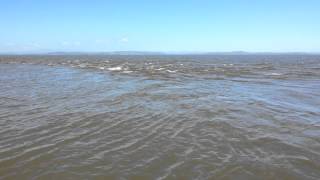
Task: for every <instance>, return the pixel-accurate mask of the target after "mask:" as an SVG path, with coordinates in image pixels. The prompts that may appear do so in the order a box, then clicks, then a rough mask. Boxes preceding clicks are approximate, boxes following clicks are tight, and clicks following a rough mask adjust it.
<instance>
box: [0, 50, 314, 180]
mask: <svg viewBox="0 0 320 180" xmlns="http://www.w3.org/2000/svg"><path fill="white" fill-rule="evenodd" d="M59 178H60V179H139V180H140V179H315V180H317V179H320V57H319V56H311V55H305V56H303V55H288V56H281V55H273V56H264V55H260V56H254V55H250V56H2V57H0V179H59Z"/></svg>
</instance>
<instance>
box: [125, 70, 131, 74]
mask: <svg viewBox="0 0 320 180" xmlns="http://www.w3.org/2000/svg"><path fill="white" fill-rule="evenodd" d="M132 72H133V71H123V73H127V74H129V73H132Z"/></svg>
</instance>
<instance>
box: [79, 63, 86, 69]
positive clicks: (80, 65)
mask: <svg viewBox="0 0 320 180" xmlns="http://www.w3.org/2000/svg"><path fill="white" fill-rule="evenodd" d="M79 67H81V68H85V67H87V64H86V63H84V64H79Z"/></svg>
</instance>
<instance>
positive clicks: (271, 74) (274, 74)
mask: <svg viewBox="0 0 320 180" xmlns="http://www.w3.org/2000/svg"><path fill="white" fill-rule="evenodd" d="M265 75H267V76H281V75H282V74H281V73H267V74H265Z"/></svg>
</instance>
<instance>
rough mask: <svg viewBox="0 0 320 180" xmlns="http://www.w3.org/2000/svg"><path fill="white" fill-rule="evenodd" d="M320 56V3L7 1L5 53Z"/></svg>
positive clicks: (2, 8) (2, 20)
mask: <svg viewBox="0 0 320 180" xmlns="http://www.w3.org/2000/svg"><path fill="white" fill-rule="evenodd" d="M122 50H123V51H126V50H138V51H175V52H177V51H178V52H181V51H197V52H203V51H240V50H242V51H252V52H258V51H273V52H296V51H299V52H301V51H304V52H320V1H319V0H306V1H303V0H224V1H222V0H154V1H152V0H135V1H133V0H110V1H108V0H106V1H102V0H100V1H98V0H90V1H88V0H51V1H46V0H0V52H45V51H122Z"/></svg>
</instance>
